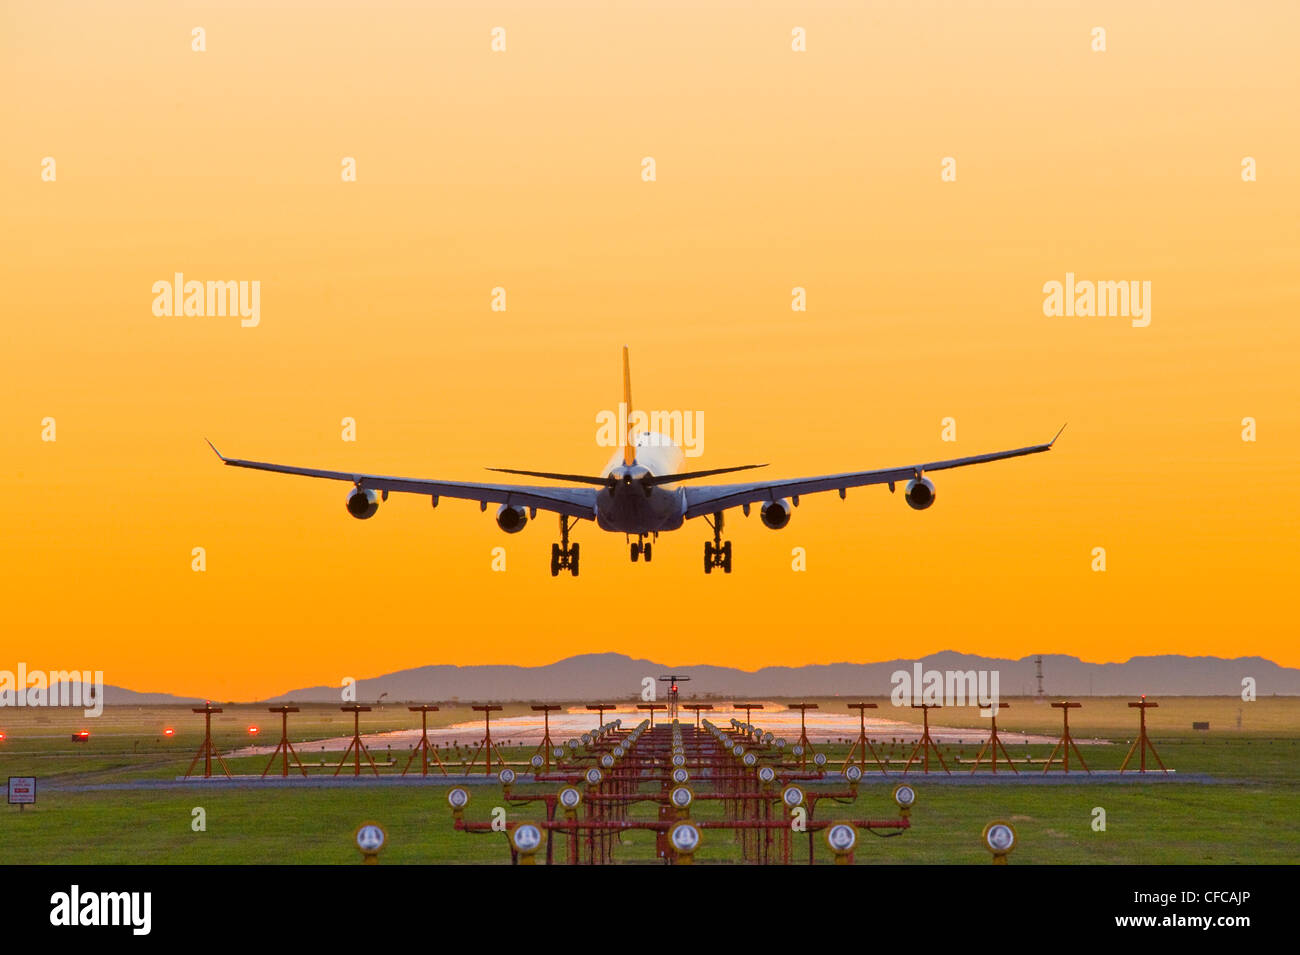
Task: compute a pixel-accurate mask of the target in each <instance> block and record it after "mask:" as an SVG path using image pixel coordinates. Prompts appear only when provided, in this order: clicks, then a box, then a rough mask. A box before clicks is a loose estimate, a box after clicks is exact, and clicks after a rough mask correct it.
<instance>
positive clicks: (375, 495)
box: [348, 487, 379, 521]
mask: <svg viewBox="0 0 1300 955" xmlns="http://www.w3.org/2000/svg"><path fill="white" fill-rule="evenodd" d="M377 510H379V492H378V491H370V490H366V489H365V488H360V487H354V488H353V489H352V490H350V491H348V513H349V514H351V515H352V516H353V517H355V518H356V519H357V520H359V521H364V520H369V519H370V518H372V517H374V516H375V512H376V511H377Z"/></svg>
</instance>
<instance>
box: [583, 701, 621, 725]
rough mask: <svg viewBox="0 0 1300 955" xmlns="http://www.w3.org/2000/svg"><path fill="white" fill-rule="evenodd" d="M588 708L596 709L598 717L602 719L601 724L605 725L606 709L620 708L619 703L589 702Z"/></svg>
mask: <svg viewBox="0 0 1300 955" xmlns="http://www.w3.org/2000/svg"><path fill="white" fill-rule="evenodd" d="M587 709H589V710H593V711H595V713H596V714H597V716H596V718H597V719H598V720H600V725H601V726H604V725H605V711H606V710H616V709H618V704H617V703H588V704H587Z"/></svg>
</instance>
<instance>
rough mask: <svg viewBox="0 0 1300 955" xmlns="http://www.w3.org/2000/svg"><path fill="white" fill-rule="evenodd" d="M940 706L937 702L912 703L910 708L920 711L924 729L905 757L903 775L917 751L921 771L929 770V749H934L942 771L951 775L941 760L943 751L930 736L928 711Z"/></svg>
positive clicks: (946, 765)
mask: <svg viewBox="0 0 1300 955" xmlns="http://www.w3.org/2000/svg"><path fill="white" fill-rule="evenodd" d="M940 708H941V707H940V706H939V704H937V703H913V704H912V709H914V710H920V711H921V723H922V726H923V727H924V729H923V730H922V732H921V738H920V739H919V740H917V741H916V747H915V748H914V749H913V750H912V755H911V756H909V757H907V764H906V765H905V766H904V767H903V775H904V776H906V775H907V771H908V770H909V769H911V768H912V762H913V761H914V760H915V759H916V754H917V753H920V754H921V772H923V773H927V774H928V773H929V772H930V750H934V755H935V757H936V758H938V760H939V765H940V766H942V767H943V771H944V772H945V773H948V775H950V776H951V775H952V771H951V770H950V769H948V764H947V763H945V762H944V761H943V753H941V752H939V747H938V746H937V745H935V742H934V740H933V739H932V738H931V737H930V711H931V710H937V709H940Z"/></svg>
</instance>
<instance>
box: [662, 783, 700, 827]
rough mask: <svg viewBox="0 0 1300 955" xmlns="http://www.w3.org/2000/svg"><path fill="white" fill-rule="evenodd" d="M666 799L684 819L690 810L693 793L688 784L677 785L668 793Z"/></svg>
mask: <svg viewBox="0 0 1300 955" xmlns="http://www.w3.org/2000/svg"><path fill="white" fill-rule="evenodd" d="M668 800H669V801H670V802H671V803H672V804H673V805H674V806H675V807H676V808H677V813H678V815H679V816H681V817H682V818H683V819H685V818H686V817H687V815H688V814H689V813H690V811H691V803H692V802H694V801H695V794H694V793H693V792H691V787H690V786H677V787H675V788H674V789H673V791H672V792H671V793H669V794H668Z"/></svg>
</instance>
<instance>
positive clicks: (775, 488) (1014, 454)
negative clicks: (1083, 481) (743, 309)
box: [686, 428, 1065, 518]
mask: <svg viewBox="0 0 1300 955" xmlns="http://www.w3.org/2000/svg"><path fill="white" fill-rule="evenodd" d="M1064 430H1065V428H1062V429H1061V431H1064ZM1061 431H1058V432H1056V437H1054V438H1052V440H1051V441H1048V442H1047V443H1046V444H1035V445H1031V446H1029V447H1027V448H1015V449H1014V450H1011V451H993V452H990V453H989V454H976V455H972V456H971V457H968V458H950V459H948V460H947V461H931V462H929V463H927V464H913V465H908V466H907V467H900V468H884V469H882V470H879V471H848V472H845V473H844V474H824V475H821V476H818V477H808V478H791V479H789V480H778V481H754V482H752V483H749V484H715V485H712V486H707V487H688V488H686V517H687V518H692V517H701V516H703V515H705V514H713V513H716V512H718V511H724V510H726V509H727V508H729V507H740V506H743V505H747V504H757V503H760V502H762V503H766V502H768V501H775V500H779V499H781V498H783V497H790V498H797V497H799V496H800V495H803V494H815V493H817V492H819V491H839V492H840V494H841V496H843V494H844V492H845V491H846V490H848V489H849V488H851V487H865V486H867V485H869V484H888V485H889V486H890V487H889V489H890V490H891V491H892V490H893V489H894V487H893V486H894V484H895V483H898V482H903V481H910V480H911V479H912V478H914V477H919V476H921V475H924V474H925V473H927V472H929V471H946V470H947V469H949V468H963V467H966V466H967V465H970V464H984V463H985V462H987V461H1001V460H1003V459H1005V458H1018V457H1022V456H1024V455H1026V454H1039V453H1041V452H1043V451H1050V450H1051V449H1052V445H1054V444H1055V443H1056V438H1059V437H1060V436H1061Z"/></svg>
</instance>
